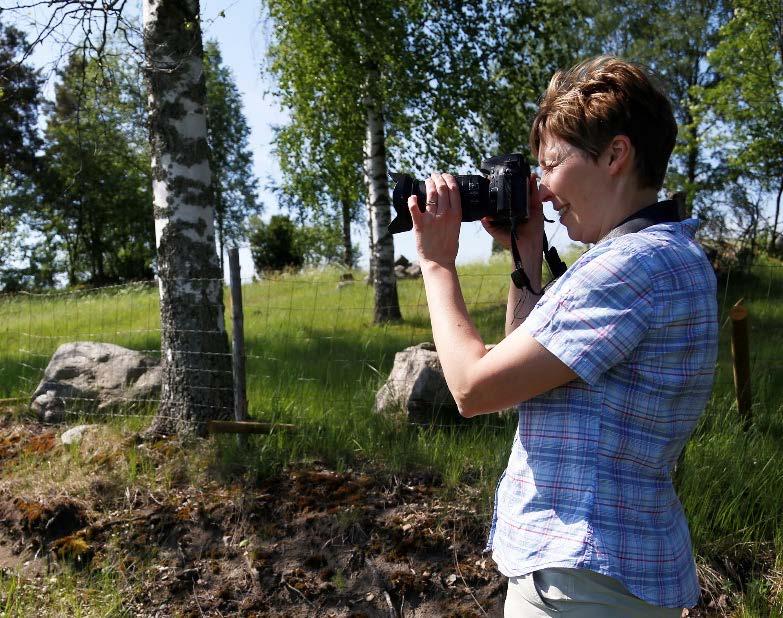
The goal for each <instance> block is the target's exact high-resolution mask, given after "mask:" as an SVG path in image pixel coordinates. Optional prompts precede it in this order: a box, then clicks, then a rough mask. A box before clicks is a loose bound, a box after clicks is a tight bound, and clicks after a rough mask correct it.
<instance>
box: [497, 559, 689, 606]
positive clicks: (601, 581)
mask: <svg viewBox="0 0 783 618" xmlns="http://www.w3.org/2000/svg"><path fill="white" fill-rule="evenodd" d="M504 615H505V618H544V617H547V616H563V617H568V618H680V616H681V615H682V610H680V609H671V608H668V607H658V606H656V605H650V604H649V603H647V602H645V601H642V600H641V599H640V598H638V597H635V596H634V595H632V594H631V593H630V592H628V590H627V589H626V588H625V586H623V585H622V584H621V583H620V582H619V581H618V580H616V579H614V578H613V577H607V576H606V575H601V574H600V573H595V572H594V571H590V570H587V569H561V568H551V569H541V570H539V571H534V572H533V573H528V574H527V575H524V576H521V577H511V578H509V580H508V594H507V596H506V604H505V614H504Z"/></svg>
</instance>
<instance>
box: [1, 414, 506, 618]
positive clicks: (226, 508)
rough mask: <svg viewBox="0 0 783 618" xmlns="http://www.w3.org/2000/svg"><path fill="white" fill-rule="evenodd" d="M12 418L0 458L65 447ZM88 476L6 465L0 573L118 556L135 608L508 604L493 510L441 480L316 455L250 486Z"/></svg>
mask: <svg viewBox="0 0 783 618" xmlns="http://www.w3.org/2000/svg"><path fill="white" fill-rule="evenodd" d="M4 425H5V426H0V468H2V467H3V466H4V465H7V464H9V463H10V462H12V461H13V460H14V459H15V458H19V457H24V456H28V457H29V456H30V455H33V456H40V455H42V454H44V453H51V454H52V456H53V457H55V456H56V455H57V452H58V451H59V450H62V449H63V448H64V447H63V446H62V445H60V444H59V433H60V432H61V431H62V429H60V430H59V431H58V432H55V431H54V430H53V429H52V428H51V427H45V426H41V425H38V424H37V423H26V424H23V425H21V424H16V425H10V424H9V423H5V424H4ZM140 448H144V449H147V450H148V451H149V453H150V457H151V459H153V460H154V459H155V458H156V457H157V458H158V459H160V460H161V464H162V462H163V460H165V459H167V458H169V457H172V456H174V455H175V452H174V450H175V447H174V446H173V445H171V444H167V443H166V442H160V443H156V444H153V445H143V446H142V447H140ZM96 455H97V457H98V458H100V457H101V451H100V450H97V451H96V452H94V453H92V454H91V455H89V456H88V458H89V457H96ZM104 457H107V455H105V454H104ZM89 476H90V477H91V478H89V479H88V481H89V482H88V485H87V486H86V487H85V491H83V492H77V494H79V495H72V493H71V492H62V493H58V492H57V491H52V488H48V489H45V490H44V489H43V488H41V487H38V488H36V489H31V490H30V491H27V492H24V491H22V492H20V491H19V490H18V489H16V490H15V489H13V483H9V482H7V479H6V478H4V477H5V474H2V473H0V572H3V573H5V574H6V575H7V576H8V575H10V574H19V575H21V577H22V578H23V579H24V580H25V582H26V583H27V584H29V585H33V586H34V585H35V584H36V582H43V581H44V580H45V579H46V578H49V577H51V575H52V573H55V574H56V573H57V572H58V570H59V569H60V568H62V565H63V564H64V563H68V564H70V565H71V566H76V567H77V568H78V569H81V570H84V571H87V570H98V569H101V568H102V567H103V566H105V565H107V564H111V565H112V566H113V568H115V569H116V570H117V571H118V572H119V573H122V574H123V579H124V581H126V582H127V590H124V591H123V596H124V598H125V599H126V601H125V608H126V609H127V612H128V614H129V615H134V616H176V615H181V616H194V617H195V616H199V617H200V616H229V615H238V616H240V615H241V616H292V617H295V616H341V617H342V616H345V617H347V616H351V617H355V618H359V617H362V616H367V617H371V616H384V617H388V616H400V617H401V616H406V617H408V616H410V617H413V616H417V617H422V618H424V617H436V616H437V617H443V616H460V617H462V616H465V617H468V616H500V615H501V614H502V599H503V594H504V586H505V582H504V579H503V577H502V576H501V575H500V574H499V573H498V571H497V570H496V568H495V566H494V563H493V562H492V561H491V560H490V559H489V558H487V557H486V556H484V555H482V549H483V546H484V542H485V540H486V538H485V537H486V522H485V521H483V517H479V516H478V515H477V514H476V512H475V511H474V510H472V509H470V508H465V507H461V506H460V504H459V503H460V502H462V501H460V500H454V501H452V502H451V503H448V502H445V501H444V500H443V499H442V498H440V497H439V495H440V494H443V492H442V491H439V488H438V483H437V481H436V480H435V479H432V478H426V477H423V476H408V477H399V478H396V477H391V478H390V477H388V476H385V477H383V478H382V480H378V479H377V478H375V475H373V476H371V475H368V474H366V473H358V472H354V471H351V470H346V471H343V472H336V471H334V470H329V469H326V468H325V467H324V466H321V465H318V464H312V465H309V466H307V467H300V468H295V469H291V470H288V471H287V473H286V474H284V475H281V476H280V477H278V478H274V479H271V480H267V481H263V482H260V483H255V484H253V485H252V486H249V485H248V484H247V483H239V482H234V483H229V484H227V483H225V482H217V481H206V482H204V483H200V484H199V485H198V486H194V485H193V484H189V483H182V482H177V481H176V480H175V482H174V483H173V484H171V486H169V487H167V488H166V489H165V490H164V489H162V488H160V487H158V488H156V487H145V486H144V484H143V483H137V484H135V486H127V487H125V488H123V487H121V486H119V485H117V484H116V483H113V482H111V481H110V480H106V479H103V478H102V477H101V476H100V475H94V474H90V475H89ZM466 491H467V490H466ZM465 497H466V498H468V496H465ZM464 502H465V503H470V502H471V500H465V501H464Z"/></svg>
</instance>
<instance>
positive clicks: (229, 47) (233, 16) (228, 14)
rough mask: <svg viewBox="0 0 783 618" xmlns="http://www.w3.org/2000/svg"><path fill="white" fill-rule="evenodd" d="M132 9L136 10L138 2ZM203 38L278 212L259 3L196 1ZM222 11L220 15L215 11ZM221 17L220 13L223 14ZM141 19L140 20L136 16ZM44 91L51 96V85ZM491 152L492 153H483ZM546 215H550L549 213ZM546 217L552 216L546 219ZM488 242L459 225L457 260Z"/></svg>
mask: <svg viewBox="0 0 783 618" xmlns="http://www.w3.org/2000/svg"><path fill="white" fill-rule="evenodd" d="M136 10H137V11H139V14H140V10H139V7H138V4H137V6H136ZM35 11H36V12H28V13H27V15H26V16H13V15H12V16H11V20H12V21H15V22H16V25H17V26H18V27H20V28H22V29H25V30H27V31H28V32H31V31H32V30H34V29H35V23H36V22H39V23H40V22H41V21H42V20H43V19H45V18H46V16H47V14H48V9H46V8H45V7H39V8H38V9H36V10H35ZM201 11H202V19H203V26H204V37H205V38H210V39H216V40H217V41H218V44H219V46H220V48H221V52H222V54H223V60H224V62H225V64H226V65H228V66H229V67H230V68H231V70H232V71H233V73H234V77H235V79H236V84H237V87H238V89H239V91H240V93H241V94H242V99H243V103H244V108H245V116H246V117H247V120H248V123H249V125H250V129H251V136H250V147H251V150H252V151H253V160H254V165H255V173H256V176H257V177H258V179H259V184H260V186H261V200H262V202H263V203H264V206H265V212H264V218H268V217H269V216H270V215H272V214H275V213H276V212H278V209H277V200H276V198H275V197H274V195H273V194H272V193H271V192H270V191H269V190H268V189H267V188H266V187H267V186H269V185H270V184H272V183H274V181H275V180H276V179H277V178H279V176H280V170H279V167H278V166H277V163H276V161H275V159H274V157H273V156H272V146H271V140H272V127H273V126H274V125H277V124H282V123H284V122H285V120H286V114H285V113H284V112H283V111H282V110H280V109H279V108H278V107H277V105H276V104H275V101H274V99H273V97H271V95H268V94H265V93H266V92H267V91H268V90H270V88H271V82H270V81H269V78H268V77H266V76H264V75H263V74H262V65H263V63H264V54H265V49H266V41H267V38H268V32H267V28H266V27H265V25H264V24H263V22H262V15H261V2H259V0H234V1H230V0H229V1H226V0H201ZM221 11H222V15H221V14H220V13H221ZM223 15H224V16H223ZM139 22H140V18H139ZM58 54H59V45H58V44H56V43H55V42H54V41H47V42H46V43H45V44H44V45H42V46H41V47H39V48H38V49H37V50H36V52H35V53H34V55H33V57H32V62H33V64H35V65H36V66H40V67H44V68H45V69H48V68H51V63H52V61H53V59H54V58H56V57H57V56H58ZM47 95H48V96H51V83H50V84H49V85H48V91H47ZM488 154H495V153H488ZM448 171H456V172H457V173H477V172H476V170H471V169H460V170H448ZM550 214H552V213H551V212H550ZM550 218H551V217H550ZM547 227H548V230H547V233H548V235H549V236H550V238H553V239H554V241H553V242H554V244H555V245H556V246H558V247H563V246H565V245H568V244H569V241H568V237H567V235H566V233H565V230H564V229H563V228H562V226H560V225H559V224H556V225H554V226H549V225H548V226H547ZM353 232H354V234H355V242H357V241H358V242H359V244H360V246H361V249H362V254H363V261H362V264H363V265H365V266H366V263H367V254H368V249H367V244H368V243H367V232H366V226H364V225H363V226H354V228H353ZM394 241H395V254H396V255H397V256H399V255H400V254H403V255H405V256H406V257H407V258H409V259H411V260H415V259H416V250H415V245H414V242H413V234H412V233H411V232H407V233H403V234H398V235H396V236H395V237H394ZM490 248H491V240H490V238H489V236H488V235H487V234H486V233H485V232H484V230H483V229H482V228H481V225H480V224H479V223H470V224H464V225H463V226H462V232H461V234H460V252H459V256H458V262H459V263H468V262H476V261H485V260H486V259H487V258H488V257H489V254H490ZM241 265H242V274H243V278H244V277H246V276H247V277H249V276H250V274H251V273H252V261H251V260H250V255H249V251H247V250H245V251H242V252H241Z"/></svg>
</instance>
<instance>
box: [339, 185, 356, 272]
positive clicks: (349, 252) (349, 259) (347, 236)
mask: <svg viewBox="0 0 783 618" xmlns="http://www.w3.org/2000/svg"><path fill="white" fill-rule="evenodd" d="M340 205H341V207H342V223H343V264H345V267H346V268H353V242H352V241H351V202H349V201H348V200H346V199H343V200H342V201H341V204H340Z"/></svg>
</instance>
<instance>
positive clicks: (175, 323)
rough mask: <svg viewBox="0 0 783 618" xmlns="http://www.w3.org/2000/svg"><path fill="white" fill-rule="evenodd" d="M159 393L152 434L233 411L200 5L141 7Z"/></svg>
mask: <svg viewBox="0 0 783 618" xmlns="http://www.w3.org/2000/svg"><path fill="white" fill-rule="evenodd" d="M143 7H144V10H143V23H144V45H145V51H146V55H147V67H146V70H147V83H148V86H149V97H148V100H149V112H150V146H151V151H152V172H153V173H152V176H153V205H154V212H155V236H156V243H157V247H158V276H159V278H160V295H161V358H162V363H163V388H162V393H161V405H160V408H159V410H158V415H157V417H156V419H155V422H154V423H153V426H152V428H151V429H150V432H151V433H172V432H177V431H183V430H184V431H195V432H197V433H203V432H204V429H205V422H206V421H207V420H209V419H214V418H228V417H229V416H230V414H231V412H232V395H231V377H230V376H231V360H230V356H229V353H228V339H227V336H226V333H225V325H224V322H223V297H222V295H223V281H222V273H221V272H220V268H219V259H218V256H217V253H216V251H215V231H214V208H213V201H212V187H211V182H212V176H211V172H210V168H209V159H208V146H207V124H206V115H205V98H206V94H205V89H204V74H203V67H202V62H201V53H202V47H201V31H200V26H199V12H198V8H199V7H198V0H143Z"/></svg>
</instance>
